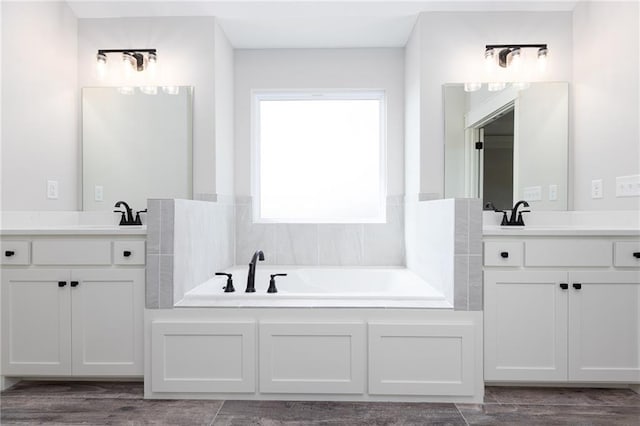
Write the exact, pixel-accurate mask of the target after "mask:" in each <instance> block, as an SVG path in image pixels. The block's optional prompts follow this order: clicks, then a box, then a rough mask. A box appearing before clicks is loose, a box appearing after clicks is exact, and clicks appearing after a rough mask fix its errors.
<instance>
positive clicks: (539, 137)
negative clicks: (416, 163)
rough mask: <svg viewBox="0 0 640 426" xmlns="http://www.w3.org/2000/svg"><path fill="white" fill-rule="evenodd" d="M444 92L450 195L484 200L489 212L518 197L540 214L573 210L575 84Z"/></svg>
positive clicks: (449, 86) (449, 89)
mask: <svg viewBox="0 0 640 426" xmlns="http://www.w3.org/2000/svg"><path fill="white" fill-rule="evenodd" d="M443 91H444V112H445V113H444V117H445V123H444V126H445V131H444V134H445V191H444V193H445V197H446V198H451V197H474V198H475V197H477V198H481V199H482V200H483V205H484V206H485V209H487V208H490V207H488V206H489V203H491V204H490V205H493V206H495V208H497V209H501V210H504V209H508V208H511V207H512V206H513V204H514V201H518V200H527V201H528V202H529V204H530V205H531V208H532V209H534V210H566V209H567V207H568V204H567V200H568V193H567V192H568V190H567V180H568V176H567V169H568V167H567V161H568V137H569V130H568V129H569V97H568V96H569V93H568V92H569V85H568V83H566V82H541V83H527V84H520V85H515V84H514V85H511V84H507V85H506V87H504V88H503V89H502V90H499V91H489V90H488V88H487V85H486V84H484V85H483V86H482V88H481V89H480V90H477V91H473V92H467V91H465V88H464V85H463V84H445V85H444V86H443ZM491 208H492V207H491Z"/></svg>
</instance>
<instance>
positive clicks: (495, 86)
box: [487, 81, 507, 92]
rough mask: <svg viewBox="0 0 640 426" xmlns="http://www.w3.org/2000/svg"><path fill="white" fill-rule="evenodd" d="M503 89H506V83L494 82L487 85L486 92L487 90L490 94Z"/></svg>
mask: <svg viewBox="0 0 640 426" xmlns="http://www.w3.org/2000/svg"><path fill="white" fill-rule="evenodd" d="M505 87H507V83H505V82H503V81H496V82H493V83H489V84H487V90H489V91H490V92H499V91H500V90H502V89H504V88H505Z"/></svg>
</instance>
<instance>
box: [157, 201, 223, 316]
mask: <svg viewBox="0 0 640 426" xmlns="http://www.w3.org/2000/svg"><path fill="white" fill-rule="evenodd" d="M217 198H218V201H217V202H208V201H193V200H179V199H175V200H173V199H163V200H157V199H153V200H149V201H148V208H149V213H148V225H147V229H148V241H147V276H146V284H147V285H146V292H147V293H146V300H147V302H146V307H147V308H148V309H158V308H172V307H173V305H174V303H175V302H177V301H179V300H181V299H182V297H183V295H184V293H186V292H187V291H189V290H191V289H192V288H194V287H196V286H197V285H199V284H201V283H202V282H204V281H206V280H208V279H209V278H211V276H213V274H214V273H215V272H216V271H221V270H223V269H225V268H228V267H229V266H231V265H232V264H233V261H234V253H233V247H234V228H235V218H234V210H235V208H234V205H233V200H232V199H229V197H217ZM194 235H197V236H198V238H193V236H194Z"/></svg>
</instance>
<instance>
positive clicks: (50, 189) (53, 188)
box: [47, 180, 58, 200]
mask: <svg viewBox="0 0 640 426" xmlns="http://www.w3.org/2000/svg"><path fill="white" fill-rule="evenodd" d="M47 198H48V199H50V200H57V199H58V181H57V180H47Z"/></svg>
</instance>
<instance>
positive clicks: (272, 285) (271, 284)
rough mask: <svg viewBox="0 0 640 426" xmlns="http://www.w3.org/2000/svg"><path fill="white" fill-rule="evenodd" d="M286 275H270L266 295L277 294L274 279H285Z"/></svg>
mask: <svg viewBox="0 0 640 426" xmlns="http://www.w3.org/2000/svg"><path fill="white" fill-rule="evenodd" d="M286 276H287V274H270V277H271V279H270V280H269V288H268V289H267V293H277V292H278V289H277V288H276V277H286Z"/></svg>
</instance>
